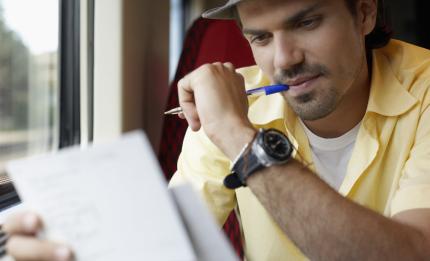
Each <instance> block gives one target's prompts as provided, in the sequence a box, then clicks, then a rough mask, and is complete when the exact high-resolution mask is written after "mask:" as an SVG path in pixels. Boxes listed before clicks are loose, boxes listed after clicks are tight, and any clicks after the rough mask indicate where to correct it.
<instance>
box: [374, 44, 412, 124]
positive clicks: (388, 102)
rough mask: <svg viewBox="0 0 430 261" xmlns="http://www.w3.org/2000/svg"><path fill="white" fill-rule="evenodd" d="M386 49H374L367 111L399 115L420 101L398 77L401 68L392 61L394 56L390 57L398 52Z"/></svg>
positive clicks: (385, 114)
mask: <svg viewBox="0 0 430 261" xmlns="http://www.w3.org/2000/svg"><path fill="white" fill-rule="evenodd" d="M384 49H385V48H382V49H378V50H374V51H373V58H372V63H373V64H372V65H373V68H372V80H371V87H370V97H369V103H368V106H367V111H369V112H375V113H378V114H381V115H384V116H397V115H401V114H403V113H405V112H407V111H408V110H409V109H410V108H412V107H413V106H414V105H415V104H416V103H417V102H418V101H417V99H416V98H415V97H413V96H412V95H411V94H410V93H409V92H408V90H407V89H406V87H405V86H403V85H402V84H401V82H400V81H399V79H398V77H396V74H395V71H400V68H395V67H399V66H398V65H396V64H395V63H393V62H392V60H393V59H394V57H390V56H393V55H396V53H391V54H390V52H385V51H384ZM395 51H396V52H397V51H398V50H395Z"/></svg>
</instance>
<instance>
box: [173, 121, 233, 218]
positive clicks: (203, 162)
mask: <svg viewBox="0 0 430 261" xmlns="http://www.w3.org/2000/svg"><path fill="white" fill-rule="evenodd" d="M230 164H231V162H230V160H229V159H228V158H227V157H226V156H225V155H224V154H223V153H222V152H221V151H220V150H219V149H218V148H217V147H216V146H215V145H214V144H213V143H212V142H211V141H210V140H209V138H208V137H207V136H206V135H205V133H204V131H203V130H200V131H198V132H193V131H192V130H191V129H188V130H187V132H186V134H185V138H184V142H183V145H182V152H181V155H180V156H179V159H178V170H177V171H176V173H175V174H174V175H173V177H172V179H171V181H170V183H169V186H175V185H178V184H180V183H183V182H188V183H190V184H191V185H192V186H193V188H194V189H195V190H196V191H197V192H198V194H200V196H201V197H202V199H203V201H204V202H205V203H206V205H207V207H208V208H209V210H210V211H211V212H212V213H213V215H214V216H215V218H216V220H217V222H218V224H219V225H222V224H224V222H225V220H226V219H227V217H228V215H229V214H230V212H231V211H232V210H233V208H234V207H235V206H236V196H235V192H234V190H230V189H227V188H226V187H224V185H223V180H224V177H225V176H227V175H228V174H229V170H230Z"/></svg>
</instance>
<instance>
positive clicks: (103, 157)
mask: <svg viewBox="0 0 430 261" xmlns="http://www.w3.org/2000/svg"><path fill="white" fill-rule="evenodd" d="M7 171H8V173H9V175H10V176H11V177H12V179H13V182H14V184H15V186H16V188H17V191H18V194H19V195H20V197H21V199H22V200H23V201H24V202H25V204H26V205H27V207H29V208H31V209H33V210H35V211H36V212H37V213H40V215H41V216H42V218H43V220H44V222H45V228H46V229H45V233H46V237H47V238H49V239H51V240H56V241H59V242H66V243H67V244H69V245H70V246H71V247H72V248H73V249H74V250H75V252H76V256H77V260H80V261H90V260H91V261H98V260H100V261H101V260H103V261H118V260H166V261H176V260H177V261H182V260H184V261H189V260H195V259H196V258H195V255H194V252H193V250H192V246H191V244H190V242H189V240H188V238H187V235H186V231H185V229H184V228H183V227H182V224H181V222H180V217H179V215H178V214H177V212H176V211H175V207H174V204H173V202H172V201H171V199H170V197H169V194H168V192H167V185H166V184H165V181H164V178H163V176H162V174H161V170H160V168H159V166H158V163H157V160H156V158H155V156H154V155H153V152H152V150H151V147H150V144H149V142H148V141H147V139H146V137H145V136H144V135H143V133H141V132H134V133H130V134H127V135H125V136H124V137H123V138H122V139H120V140H119V141H116V142H114V143H111V144H103V145H97V146H94V147H91V148H89V149H85V150H81V149H79V148H72V149H66V150H63V151H61V152H59V153H58V154H55V155H49V156H42V157H35V158H30V159H25V160H20V161H15V162H12V163H10V164H9V165H8V167H7Z"/></svg>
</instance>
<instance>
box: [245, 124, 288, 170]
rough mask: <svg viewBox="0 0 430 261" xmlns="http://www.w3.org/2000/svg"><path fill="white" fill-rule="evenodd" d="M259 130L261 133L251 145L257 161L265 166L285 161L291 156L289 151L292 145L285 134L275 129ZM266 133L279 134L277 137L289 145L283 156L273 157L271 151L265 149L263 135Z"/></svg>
mask: <svg viewBox="0 0 430 261" xmlns="http://www.w3.org/2000/svg"><path fill="white" fill-rule="evenodd" d="M260 132H261V133H260V134H259V135H258V136H257V139H256V142H254V143H253V146H252V147H253V150H254V152H255V154H256V155H257V158H258V159H259V162H260V163H261V164H263V165H264V166H266V167H269V166H272V165H274V164H283V163H285V162H287V161H288V160H289V159H290V157H291V153H292V152H293V146H292V144H291V142H290V140H289V139H288V138H287V137H286V136H285V134H283V133H282V132H280V131H278V130H276V129H267V130H263V129H261V130H260ZM268 134H276V135H278V136H279V138H281V139H283V140H284V141H286V144H288V146H289V147H288V148H287V149H288V150H287V151H286V153H285V154H284V155H285V156H279V157H275V156H273V155H271V154H272V153H271V152H270V151H269V150H267V149H265V146H266V144H265V137H266V135H268Z"/></svg>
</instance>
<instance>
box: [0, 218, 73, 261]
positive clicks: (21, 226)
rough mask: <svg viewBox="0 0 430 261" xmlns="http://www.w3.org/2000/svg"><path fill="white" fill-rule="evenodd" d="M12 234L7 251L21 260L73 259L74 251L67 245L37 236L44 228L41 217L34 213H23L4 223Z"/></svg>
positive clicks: (64, 260)
mask: <svg viewBox="0 0 430 261" xmlns="http://www.w3.org/2000/svg"><path fill="white" fill-rule="evenodd" d="M3 229H4V231H5V232H6V233H7V234H8V235H9V236H10V238H9V240H8V241H7V244H6V251H7V253H8V254H9V255H10V256H12V257H13V258H14V259H15V260H16V261H20V260H40V261H43V260H58V261H66V260H73V254H72V251H71V250H70V249H69V248H67V247H66V246H63V245H60V244H57V243H53V242H49V241H46V240H40V239H37V238H36V235H37V233H38V232H39V231H40V230H41V229H42V221H41V219H40V218H39V217H38V216H37V215H35V214H34V213H22V214H18V215H15V216H12V217H11V218H9V219H8V220H7V221H6V222H5V223H4V225H3Z"/></svg>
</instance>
